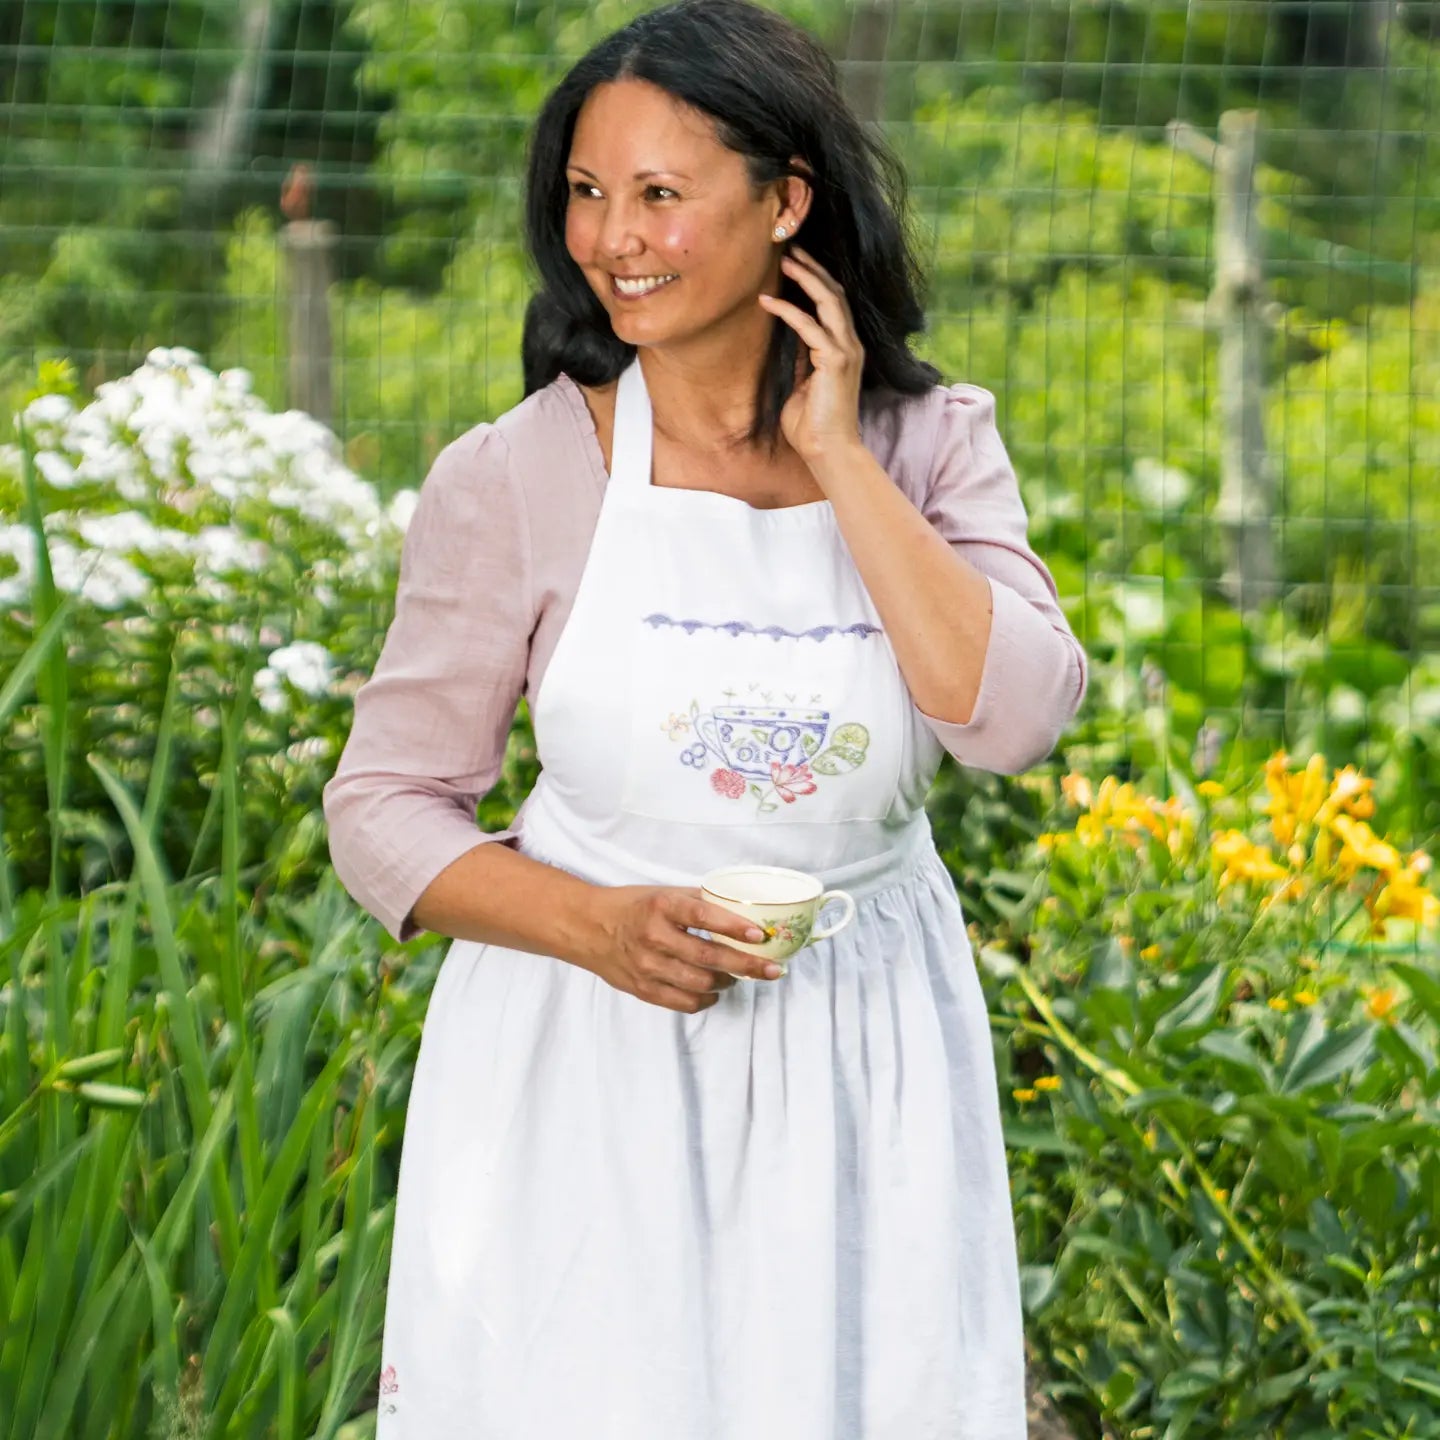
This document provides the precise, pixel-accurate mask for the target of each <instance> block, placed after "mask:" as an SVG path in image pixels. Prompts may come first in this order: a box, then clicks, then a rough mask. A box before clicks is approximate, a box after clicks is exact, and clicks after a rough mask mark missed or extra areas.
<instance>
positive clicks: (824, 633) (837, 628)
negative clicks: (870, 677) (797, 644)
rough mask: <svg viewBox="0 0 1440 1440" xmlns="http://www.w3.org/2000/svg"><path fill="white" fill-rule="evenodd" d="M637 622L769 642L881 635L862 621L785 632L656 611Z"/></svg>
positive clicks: (778, 628)
mask: <svg viewBox="0 0 1440 1440" xmlns="http://www.w3.org/2000/svg"><path fill="white" fill-rule="evenodd" d="M640 623H641V624H642V625H648V626H650V628H651V629H652V630H658V629H659V628H660V626H662V625H673V626H675V627H677V628H678V629H681V630H683V631H684V632H685V633H686V634H687V635H693V634H694V633H695V632H696V631H697V630H723V631H725V633H726V634H727V635H729V636H730V637H731V638H732V639H733V638H734V637H735V636H737V635H768V636H769V637H770V638H771V639H772V640H779V639H780V638H781V637H782V636H787V635H788V636H789V637H790V639H792V640H825V639H827V638H828V637H829V636H831V635H855V636H858V637H859V638H860V639H861V640H868V639H869V638H870V637H871V636H872V635H883V634H884V633H885V632H884V631H883V630H882V629H881V628H880V627H879V626H878V625H870V624H868V623H867V622H865V621H864V620H858V621H856V622H855V624H853V625H815V626H813V627H812V628H811V629H809V630H787V629H785V627H784V626H783V625H752V624H751V623H750V622H749V621H748V620H726V621H723V622H722V623H721V624H719V625H712V624H710V623H709V621H706V620H672V619H671V618H670V616H668V615H661V614H659V613H658V612H657V613H655V614H653V615H645V616H643V617H642V618H641V622H640Z"/></svg>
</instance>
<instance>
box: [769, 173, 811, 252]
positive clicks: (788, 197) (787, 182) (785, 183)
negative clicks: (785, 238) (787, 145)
mask: <svg viewBox="0 0 1440 1440" xmlns="http://www.w3.org/2000/svg"><path fill="white" fill-rule="evenodd" d="M790 163H791V164H792V165H793V166H795V167H796V168H797V169H799V170H802V171H804V172H805V173H804V177H803V178H802V177H801V176H797V175H786V176H785V177H784V178H783V179H780V180H777V181H776V182H775V183H776V185H777V186H778V190H779V197H780V204H781V207H782V209H781V214H780V215H779V216H777V217H776V218H777V219H780V220H783V222H784V224H785V227H786V229H788V230H789V231H790V233H791V235H794V233H795V231H796V230H797V229H798V228H799V227H800V225H801V224H802V223H803V222H804V219H805V216H806V215H807V214H808V213H809V211H810V201H811V199H812V198H813V196H814V191H813V189H812V188H811V183H810V178H809V177H810V176H811V173H812V172H811V169H810V165H809V163H808V162H807V161H806V160H805V159H804V157H803V156H800V155H792V156H791V157H790Z"/></svg>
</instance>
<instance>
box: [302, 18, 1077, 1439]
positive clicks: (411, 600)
mask: <svg viewBox="0 0 1440 1440" xmlns="http://www.w3.org/2000/svg"><path fill="white" fill-rule="evenodd" d="M527 184H528V190H527V225H528V241H529V244H530V247H531V253H532V255H533V257H534V259H535V261H536V264H537V265H538V268H539V271H540V276H541V279H542V283H543V289H542V291H541V294H540V296H539V298H538V299H537V300H536V301H535V302H534V303H533V304H532V306H531V309H530V312H529V314H528V315H527V328H526V339H525V362H526V380H527V394H526V398H525V399H524V400H523V401H522V402H521V403H520V404H519V405H517V406H515V407H514V408H513V409H512V410H510V411H509V412H507V413H506V414H504V415H502V416H500V417H499V419H497V420H496V421H494V422H493V423H484V424H480V425H477V426H476V427H475V428H474V429H472V430H471V431H469V433H468V434H466V435H464V436H462V437H461V438H460V439H459V440H457V441H455V442H454V443H453V444H452V445H451V446H449V447H448V448H447V449H446V450H445V451H444V453H443V454H442V455H441V456H440V457H439V458H438V459H437V461H436V462H435V465H434V468H433V469H432V471H431V473H430V474H429V476H428V477H427V478H426V481H425V484H424V486H423V487H422V490H421V495H420V500H419V504H418V507H417V510H416V513H415V517H414V519H413V521H412V522H411V526H410V530H409V532H408V534H407V537H406V541H405V549H404V556H403V563H402V571H401V578H400V586H399V591H398V596H397V603H396V613H395V619H394V623H393V625H392V626H391V628H390V631H389V634H388V636H387V638H386V642H385V647H384V651H383V654H382V656H381V658H380V661H379V664H378V666H377V667H376V670H375V674H374V676H373V677H372V679H371V680H370V681H369V682H368V683H367V684H366V686H365V687H364V688H363V689H362V690H361V691H360V693H359V695H358V696H357V698H356V708H355V722H354V728H353V731H352V733H351V736H350V740H349V743H348V745H347V747H346V750H345V754H344V756H343V757H342V760H341V762H340V766H339V769H338V772H337V774H336V776H335V778H334V780H333V781H332V782H331V784H330V786H329V787H328V789H327V791H326V814H327V816H328V818H329V822H330V827H331V848H332V853H333V857H334V862H335V867H336V869H337V871H338V872H339V874H340V877H341V879H342V880H343V881H344V883H345V884H346V886H347V887H348V888H349V889H350V891H351V893H352V894H353V895H354V896H355V897H356V898H357V899H358V900H359V901H360V902H361V903H362V904H363V905H365V906H366V907H367V908H368V909H370V910H371V911H372V912H373V913H374V914H376V915H377V916H378V917H380V919H381V920H382V921H383V922H384V923H385V925H386V927H387V928H388V929H389V931H390V932H391V933H392V934H393V935H395V936H396V937H397V938H401V939H404V938H408V937H409V936H411V935H413V934H415V933H417V931H418V930H420V929H429V930H432V931H435V932H437V933H439V934H442V935H447V936H451V937H454V938H455V943H454V944H453V945H452V946H451V947H450V949H449V951H448V953H447V956H446V958H445V961H444V963H443V965H442V967H441V970H440V972H439V975H438V977H437V980H436V984H435V990H434V994H433V996H432V998H431V1001H430V1006H429V1011H428V1014H427V1018H426V1023H425V1031H424V1038H423V1042H422V1045H421V1049H420V1054H419V1058H418V1061H417V1065H416V1071H415V1077H414V1084H413V1089H412V1092H411V1097H410V1102H409V1111H408V1117H407V1123H406V1130H405V1139H404V1147H403V1155H402V1161H401V1169H400V1177H399V1192H398V1199H397V1210H396V1221H395V1236H394V1246H393V1252H392V1263H391V1271H390V1282H389V1290H388V1295H387V1309H386V1320H385V1335H384V1349H383V1356H382V1367H383V1370H382V1377H381V1384H380V1414H379V1424H378V1431H377V1434H378V1437H379V1440H461V1437H464V1440H781V1437H783V1440H836V1437H842V1440H960V1437H973V1440H1012V1437H1013V1440H1018V1437H1021V1436H1023V1434H1024V1427H1025V1422H1024V1404H1023V1359H1022V1339H1021V1319H1020V1301H1019V1286H1018V1282H1017V1269H1016V1257H1015V1245H1014V1234H1013V1226H1012V1219H1011V1211H1010V1205H1009V1192H1008V1187H1007V1181H1006V1174H1005V1155H1004V1148H1003V1144H1002V1140H1001V1133H1000V1115H999V1105H998V1101H997V1095H996V1082H995V1073H994V1066H993V1057H992V1052H991V1048H990V1036H989V1030H988V1026H987V1022H986V1015H985V1009H984V1005H983V1002H982V998H981V993H980V989H979V984H978V980H977V977H976V974H975V970H974V964H973V960H972V957H971V952H970V948H969V945H968V943H967V938H966V933H965V924H964V920H963V917H962V915H961V911H960V906H959V903H958V901H957V898H956V894H955V889H954V886H953V883H952V881H951V879H950V877H949V874H948V873H947V871H946V870H945V867H944V865H943V864H942V863H941V861H940V859H939V856H938V854H937V852H936V850H935V846H934V842H933V838H932V835H931V832H930V827H929V823H928V819H927V816H926V812H925V809H924V801H925V796H926V792H927V790H928V788H929V785H930V782H931V780H932V778H933V777H934V774H935V771H936V769H937V768H938V766H939V764H940V761H941V760H942V758H943V756H944V754H945V752H946V751H948V752H949V753H950V754H952V755H953V756H954V757H955V758H956V759H957V760H958V761H960V762H961V763H962V764H967V765H974V766H978V767H980V768H983V769H988V770H994V771H1003V772H1007V773H1013V772H1016V771H1019V770H1021V769H1023V768H1025V767H1026V766H1028V765H1030V764H1032V763H1034V762H1036V761H1038V760H1040V759H1042V758H1043V757H1044V756H1045V755H1047V754H1048V753H1049V751H1050V750H1051V749H1052V748H1053V746H1054V743H1055V741H1056V739H1057V737H1058V735H1059V732H1060V730H1061V728H1062V727H1063V726H1064V724H1065V723H1066V722H1067V721H1068V720H1069V718H1070V717H1071V716H1072V714H1073V713H1074V711H1075V709H1076V707H1077V705H1078V704H1079V701H1080V698H1081V695H1082V693H1083V691H1084V686H1085V661H1084V656H1083V654H1082V652H1081V650H1080V648H1079V646H1078V645H1077V644H1076V642H1075V640H1074V638H1073V637H1072V635H1071V633H1070V631H1069V628H1068V627H1067V625H1066V623H1065V620H1064V618H1063V616H1062V614H1061V612H1060V610H1059V608H1058V607H1057V604H1056V595H1055V587H1054V584H1053V582H1052V580H1051V578H1050V575H1049V573H1048V572H1047V570H1046V569H1045V567H1044V565H1043V564H1042V563H1041V562H1040V560H1038V559H1037V558H1036V556H1035V555H1034V554H1033V553H1032V551H1031V550H1030V548H1029V545H1028V543H1027V541H1026V517H1025V511H1024V507H1023V505H1022V503H1021V499H1020V496H1019V492H1018V489H1017V486H1016V481H1015V476H1014V474H1013V472H1012V470H1011V468H1010V465H1009V462H1008V460H1007V458H1006V453H1005V449H1004V446H1003V445H1002V443H1001V441H1000V439H999V437H998V435H997V433H996V430H995V425H994V405H993V400H992V397H991V396H990V395H989V394H988V393H987V392H985V391H984V390H981V389H978V388H977V387H975V386H973V385H967V384H955V385H951V386H948V387H947V386H944V385H941V384H939V383H937V382H938V380H939V375H938V372H937V371H936V370H934V369H933V368H932V367H931V366H929V365H927V364H924V363H923V362H921V361H919V360H917V359H916V358H915V357H913V356H912V355H911V354H910V353H909V351H908V348H907V343H906V342H907V337H908V336H909V335H911V334H913V333H915V332H916V331H917V330H919V329H920V328H921V326H922V324H923V314H922V311H921V309H920V306H919V303H918V301H917V299H916V285H917V274H918V272H917V268H916V266H915V263H914V260H913V258H912V256H911V254H910V252H909V249H908V246H907V242H906V239H905V234H904V224H903V212H904V183H903V176H902V175H901V173H900V172H899V169H898V166H896V164H895V163H894V162H893V161H892V160H891V159H890V158H889V156H888V153H887V152H885V151H884V150H883V149H881V148H880V146H879V144H878V142H875V141H873V140H872V139H871V138H870V137H869V136H867V134H866V132H865V131H864V130H863V128H862V127H861V125H860V124H859V123H858V122H857V121H856V119H855V117H854V116H853V115H852V114H851V113H850V112H849V111H848V110H847V108H846V107H845V105H844V103H843V101H842V99H841V96H840V94H839V91H838V89H837V84H836V75H835V70H834V67H833V65H832V64H831V62H830V61H829V60H828V58H827V57H826V55H825V53H824V52H823V50H822V49H821V48H820V47H819V46H818V45H817V44H816V43H815V42H814V41H813V40H812V39H811V38H810V37H809V36H807V35H806V34H805V33H803V32H801V31H799V30H797V29H796V28H794V27H793V26H792V25H790V24H789V23H788V22H786V21H784V20H782V19H781V18H779V17H777V16H775V15H773V14H771V13H770V12H768V11H765V10H763V9H760V8H757V7H754V6H752V5H750V4H747V3H745V0H682V3H680V4H676V5H669V6H666V7H665V8H663V9H659V10H656V11H653V12H651V13H650V14H648V15H644V16H642V17H640V18H638V19H636V20H635V21H633V22H632V23H630V24H628V25H626V26H625V27H624V28H623V29H622V30H620V31H619V32H618V33H616V34H614V35H612V36H610V37H609V38H608V39H607V40H605V41H604V42H603V43H601V44H600V45H599V46H597V47H596V49H595V50H593V51H592V52H591V53H590V54H589V55H587V56H586V57H585V58H584V59H582V60H581V61H580V62H579V63H578V64H577V65H576V66H575V67H574V69H573V70H571V71H570V73H569V74H568V75H567V76H566V77H565V78H564V80H562V81H561V83H560V85H559V86H558V88H557V89H556V90H555V92H554V93H553V94H552V95H551V96H550V98H549V99H548V101H547V102H546V104H545V106H544V108H543V109H542V111H541V113H540V116H539V118H538V121H537V123H536V128H535V132H534V137H533V144H532V147H531V151H530V157H529V161H528V176H527ZM797 235H799V236H803V238H804V241H805V243H804V246H803V248H802V246H801V245H799V244H798V243H797V242H796V237H797ZM522 692H523V693H524V694H525V695H526V697H527V699H528V700H529V702H530V710H531V716H532V720H533V723H534V727H535V736H536V742H537V746H538V750H539V757H540V761H541V765H542V773H541V775H540V778H539V780H538V781H537V783H536V785H535V787H534V789H533V791H532V793H531V794H530V796H529V797H528V798H527V799H526V801H525V804H524V805H523V807H522V808H521V810H520V813H519V814H518V815H517V817H516V820H515V824H514V827H513V828H512V829H510V830H507V831H504V832H500V833H498V834H490V835H486V834H482V833H480V832H479V831H477V829H476V828H475V820H474V816H475V805H476V803H477V801H478V800H479V798H480V797H481V796H482V795H483V794H484V793H485V792H486V791H487V790H488V789H489V788H490V787H491V786H492V785H493V784H494V782H495V780H496V779H497V777H498V775H499V771H500V765H501V761H502V757H503V755H504V750H505V742H506V736H507V734H508V731H509V728H510V725H511V721H512V718H513V713H514V708H515V705H516V703H517V700H518V697H519V696H520V694H521V693H522ZM747 702H748V706H747ZM787 706H789V707H792V708H793V709H799V710H803V711H806V712H808V714H807V715H806V716H804V717H801V720H802V722H803V723H801V724H798V725H796V726H792V727H791V729H789V730H788V731H787V730H786V728H785V723H784V720H785V717H784V711H785V707H787ZM750 707H753V708H750ZM747 708H750V714H751V716H752V717H753V716H755V714H756V712H757V711H758V712H760V713H761V714H762V715H763V716H764V717H765V718H764V720H763V722H762V724H761V726H760V727H759V728H756V729H755V731H754V735H755V738H756V739H757V740H758V741H759V742H760V746H761V748H766V749H768V751H769V755H770V758H769V761H768V764H767V763H764V762H763V761H762V762H761V764H760V765H759V767H758V769H757V767H756V765H755V764H754V763H750V764H748V765H747V764H745V763H742V761H741V760H740V759H739V758H738V756H739V752H738V751H734V750H732V749H729V748H726V747H725V746H724V745H723V744H721V743H719V742H718V741H717V736H719V735H721V734H722V733H724V732H722V729H721V727H720V725H719V720H721V719H728V720H729V721H730V722H732V724H733V722H735V720H736V718H737V717H736V714H735V712H736V711H737V710H744V709H747ZM806 726H809V727H812V731H813V727H816V726H819V727H820V728H821V729H825V728H827V727H828V728H829V732H830V734H831V735H832V736H839V735H840V732H841V727H842V726H843V727H845V728H844V731H843V742H844V743H843V744H842V743H839V740H837V741H836V743H835V744H834V745H833V747H832V750H831V763H830V764H829V765H828V766H822V765H821V764H819V763H818V760H817V763H816V764H815V766H814V767H812V766H811V765H810V763H809V759H810V752H809V751H808V750H806V749H805V748H803V747H802V746H801V745H800V744H799V742H798V740H797V737H798V736H799V735H800V734H801V732H802V731H803V730H805V727H806ZM807 738H810V735H809V732H807ZM752 748H753V747H752ZM837 756H838V757H840V758H839V761H838V762H837V759H836V757H837ZM751 758H752V761H753V755H752V757H751ZM739 861H754V862H759V863H764V864H774V865H782V866H788V867H792V868H796V869H801V870H805V871H807V872H809V873H811V874H813V875H815V876H817V877H818V878H820V879H822V880H823V881H824V883H825V885H826V886H827V887H831V886H838V887H841V888H843V889H845V890H847V891H849V892H850V893H851V894H852V895H853V896H854V898H855V900H856V902H857V914H856V917H855V919H854V920H853V922H852V923H851V924H850V925H848V926H847V927H846V928H845V929H844V930H842V931H841V932H840V933H839V934H838V935H836V936H835V937H834V938H833V939H828V940H823V941H820V942H818V943H817V944H815V945H814V946H812V947H810V948H807V949H804V950H802V951H800V953H799V954H798V955H796V956H795V957H794V958H793V959H792V960H791V962H790V968H789V973H788V974H787V975H786V976H785V978H784V979H782V980H777V981H772V980H769V979H767V978H766V975H765V972H764V971H763V970H762V969H761V967H760V964H759V962H758V961H756V960H753V959H752V957H751V956H750V955H749V954H748V953H745V952H741V951H738V950H736V949H733V948H731V947H728V946H726V945H724V944H723V943H722V942H720V941H718V940H715V939H713V938H712V937H713V936H716V935H721V934H723V935H727V936H731V937H733V938H735V939H744V938H745V937H746V935H747V924H746V922H744V921H742V920H741V919H740V918H739V917H737V916H735V915H733V914H731V913H730V912H728V911H726V910H722V909H717V908H716V907H714V906H712V905H709V904H706V903H704V902H703V901H702V900H701V896H700V889H699V883H698V882H699V879H700V877H701V876H702V875H704V874H705V872H707V871H708V870H710V869H713V868H716V867H718V866H721V865H725V864H730V863H735V862H739ZM737 971H738V972H739V973H740V974H741V976H742V977H743V981H744V983H740V984H737V983H735V979H734V975H733V974H732V973H731V972H737Z"/></svg>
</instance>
